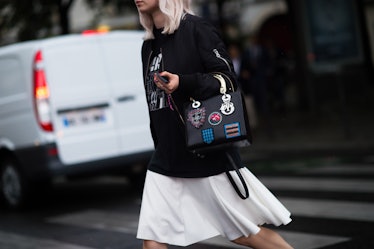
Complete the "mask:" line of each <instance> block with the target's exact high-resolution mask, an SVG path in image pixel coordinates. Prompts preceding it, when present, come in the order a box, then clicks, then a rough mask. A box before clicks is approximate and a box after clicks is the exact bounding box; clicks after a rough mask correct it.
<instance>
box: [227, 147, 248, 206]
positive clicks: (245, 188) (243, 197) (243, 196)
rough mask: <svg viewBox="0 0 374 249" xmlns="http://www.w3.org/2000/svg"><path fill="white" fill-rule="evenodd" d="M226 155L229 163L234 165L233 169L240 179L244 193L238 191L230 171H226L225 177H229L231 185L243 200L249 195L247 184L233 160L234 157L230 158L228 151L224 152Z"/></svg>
mask: <svg viewBox="0 0 374 249" xmlns="http://www.w3.org/2000/svg"><path fill="white" fill-rule="evenodd" d="M226 155H227V158H228V159H229V161H230V163H231V165H232V166H233V167H234V169H235V172H236V173H237V174H238V176H239V179H240V182H241V183H242V185H243V188H244V191H245V194H244V195H243V193H242V192H240V190H239V187H238V185H236V182H235V181H234V179H233V178H232V176H231V174H230V172H228V171H226V175H227V177H228V178H229V180H230V182H231V185H232V186H233V187H234V189H235V191H236V193H238V195H239V196H240V198H242V199H243V200H245V199H247V198H248V197H249V191H248V186H247V183H246V182H245V180H244V178H243V176H242V174H241V173H240V171H239V168H238V166H237V165H236V164H235V162H234V159H232V157H231V155H230V153H229V152H226Z"/></svg>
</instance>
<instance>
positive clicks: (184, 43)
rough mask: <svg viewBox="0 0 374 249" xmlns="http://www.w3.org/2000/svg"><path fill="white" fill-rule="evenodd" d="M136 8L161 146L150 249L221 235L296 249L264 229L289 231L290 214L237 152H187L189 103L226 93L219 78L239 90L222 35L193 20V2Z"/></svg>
mask: <svg viewBox="0 0 374 249" xmlns="http://www.w3.org/2000/svg"><path fill="white" fill-rule="evenodd" d="M135 4H136V6H137V8H138V11H139V16H140V21H141V24H142V25H143V27H144V29H145V30H146V33H145V39H144V43H143V47H142V61H143V76H144V86H145V92H146V97H147V102H148V107H149V115H150V120H151V124H150V128H151V133H152V137H153V140H154V144H155V152H154V154H153V156H152V158H151V160H150V162H149V165H148V171H147V175H146V180H145V185H144V191H143V199H142V207H141V211H140V219H139V226H138V233H137V238H139V239H142V240H143V241H144V242H143V249H166V248H167V246H168V245H177V246H188V245H191V244H194V243H197V242H199V241H202V240H206V239H209V238H212V237H214V236H218V235H221V236H223V237H225V238H227V239H229V240H230V241H232V242H234V243H237V244H240V245H245V246H248V247H252V248H258V249H289V248H292V247H291V246H290V245H289V244H288V243H287V242H286V241H285V240H284V239H283V238H282V237H280V236H279V235H278V234H277V233H275V232H274V231H272V230H270V229H267V228H264V227H261V225H263V224H274V225H276V226H279V225H281V224H288V223H289V222H290V221H291V219H290V213H289V212H288V210H287V209H286V208H285V207H284V206H283V205H282V204H281V203H280V202H279V201H278V200H277V199H276V198H275V197H274V196H273V195H272V194H271V193H270V192H269V190H268V189H267V188H266V187H265V186H264V185H262V183H261V182H260V181H259V180H258V179H257V178H256V177H255V176H254V175H253V174H252V173H251V172H250V171H249V170H248V169H247V168H245V167H244V166H242V163H241V159H240V156H239V152H238V150H237V149H234V148H230V149H225V150H221V151H215V152H211V153H205V154H203V155H200V154H196V153H192V152H189V151H188V149H187V148H186V144H185V134H184V129H183V125H184V124H183V123H182V121H181V120H180V117H179V114H178V110H182V107H183V103H185V102H187V101H188V100H189V99H190V97H193V98H195V99H206V98H209V97H211V96H214V95H217V94H219V88H220V82H219V81H218V80H217V79H216V78H215V77H214V76H213V74H212V73H213V72H214V73H217V72H218V73H222V74H224V75H226V76H228V77H229V78H230V79H231V81H232V82H233V83H234V87H235V88H236V87H237V86H236V79H235V73H234V71H233V68H232V63H231V61H230V58H229V55H228V53H227V51H226V48H225V45H224V43H223V42H222V40H221V38H220V36H219V34H218V32H217V31H216V30H215V29H214V27H213V26H212V25H210V24H209V23H208V22H207V21H205V20H203V19H201V18H200V17H197V16H195V15H193V14H192V13H191V10H190V6H189V1H188V0H135ZM158 73H159V75H160V76H162V77H163V78H165V79H166V80H167V82H164V81H163V80H162V77H160V76H158ZM231 90H233V89H231ZM227 155H230V157H231V158H232V159H233V160H234V161H235V164H236V165H238V167H239V168H240V172H241V174H242V175H243V177H244V179H245V181H246V184H247V186H248V191H249V197H248V198H247V199H245V200H243V199H242V198H240V197H239V196H238V194H237V193H236V191H235V189H234V188H233V186H232V185H231V183H230V181H229V179H228V177H227V175H226V174H225V172H227V171H230V172H231V173H232V177H234V178H235V179H236V180H237V175H236V173H235V171H234V169H233V167H232V166H231V164H230V162H229V160H228V157H227Z"/></svg>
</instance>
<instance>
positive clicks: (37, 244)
mask: <svg viewBox="0 0 374 249" xmlns="http://www.w3.org/2000/svg"><path fill="white" fill-rule="evenodd" d="M0 248H1V249H35V248H38V249H51V248H53V249H93V248H91V247H85V246H77V245H73V244H69V243H64V242H61V241H56V240H51V239H41V238H33V237H31V236H24V235H19V234H14V233H8V232H2V231H0Z"/></svg>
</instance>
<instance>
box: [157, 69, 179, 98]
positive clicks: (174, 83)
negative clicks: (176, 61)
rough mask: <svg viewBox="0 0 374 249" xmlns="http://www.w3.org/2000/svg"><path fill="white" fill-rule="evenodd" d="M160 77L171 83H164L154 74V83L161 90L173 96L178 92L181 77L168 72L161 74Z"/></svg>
mask: <svg viewBox="0 0 374 249" xmlns="http://www.w3.org/2000/svg"><path fill="white" fill-rule="evenodd" d="M160 75H161V76H162V77H165V78H166V79H167V80H168V81H169V82H167V83H164V82H162V80H161V79H159V78H158V77H157V74H154V76H153V81H154V82H155V84H156V86H157V87H158V88H159V89H161V90H163V91H164V92H165V93H167V94H171V93H173V92H174V91H175V90H177V88H178V87H179V75H177V74H172V73H169V72H167V71H163V72H161V73H160Z"/></svg>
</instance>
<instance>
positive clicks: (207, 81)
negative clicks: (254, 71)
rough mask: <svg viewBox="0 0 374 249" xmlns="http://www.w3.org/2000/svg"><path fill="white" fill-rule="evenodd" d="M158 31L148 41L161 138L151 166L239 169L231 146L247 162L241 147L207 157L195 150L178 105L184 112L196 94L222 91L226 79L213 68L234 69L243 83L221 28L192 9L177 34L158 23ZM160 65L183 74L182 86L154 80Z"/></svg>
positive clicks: (210, 171)
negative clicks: (170, 87)
mask: <svg viewBox="0 0 374 249" xmlns="http://www.w3.org/2000/svg"><path fill="white" fill-rule="evenodd" d="M154 34H155V39H152V40H146V41H144V43H143V47H142V62H143V75H144V86H145V90H146V95H147V101H148V107H149V115H150V120H151V124H150V127H151V132H152V137H153V140H154V144H155V152H154V154H153V156H152V159H151V161H150V162H149V165H148V169H149V170H151V171H154V172H156V173H160V174H163V175H167V176H174V177H186V178H191V177H194V178H196V177H206V176H212V175H216V174H220V173H222V172H225V171H227V170H232V169H233V168H232V166H231V165H230V164H229V162H228V160H227V156H226V154H225V152H226V151H227V152H229V153H230V154H231V156H232V157H233V159H234V161H235V162H236V164H237V165H238V167H242V165H241V160H240V156H239V153H238V150H237V149H228V150H226V151H215V152H211V153H206V154H204V157H201V156H198V155H196V154H194V153H192V152H189V151H188V150H187V148H186V143H185V133H184V124H183V123H182V122H181V120H180V117H179V114H178V111H177V110H179V112H180V113H182V112H183V109H182V106H183V104H184V103H185V102H187V101H189V99H190V97H192V98H194V99H206V98H209V97H211V96H213V95H217V94H219V87H220V83H219V82H218V80H217V79H215V78H214V77H213V76H212V74H211V73H213V72H221V73H224V74H226V75H228V76H229V77H230V78H231V81H232V82H233V83H234V87H235V88H236V87H237V84H236V78H235V73H234V70H233V66H232V63H231V59H230V57H229V55H228V53H227V50H226V47H225V45H224V43H223V41H222V39H221V37H220V35H219V34H218V32H217V30H216V29H215V28H214V27H213V26H212V25H211V24H210V23H208V22H206V21H204V20H203V19H202V18H200V17H197V16H193V15H189V14H187V15H185V16H184V17H183V19H182V20H181V24H180V26H179V28H178V30H177V31H176V32H175V33H174V34H171V35H164V34H161V30H157V29H155V30H154ZM157 71H158V72H162V71H168V72H170V73H173V74H178V75H179V87H178V89H177V90H176V91H175V92H173V93H172V96H168V95H167V94H166V93H165V92H163V91H162V90H160V89H158V88H157V87H156V85H155V84H154V82H153V73H154V72H157ZM171 98H172V99H171ZM173 101H174V103H173ZM174 104H175V105H176V106H175V105H174Z"/></svg>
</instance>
